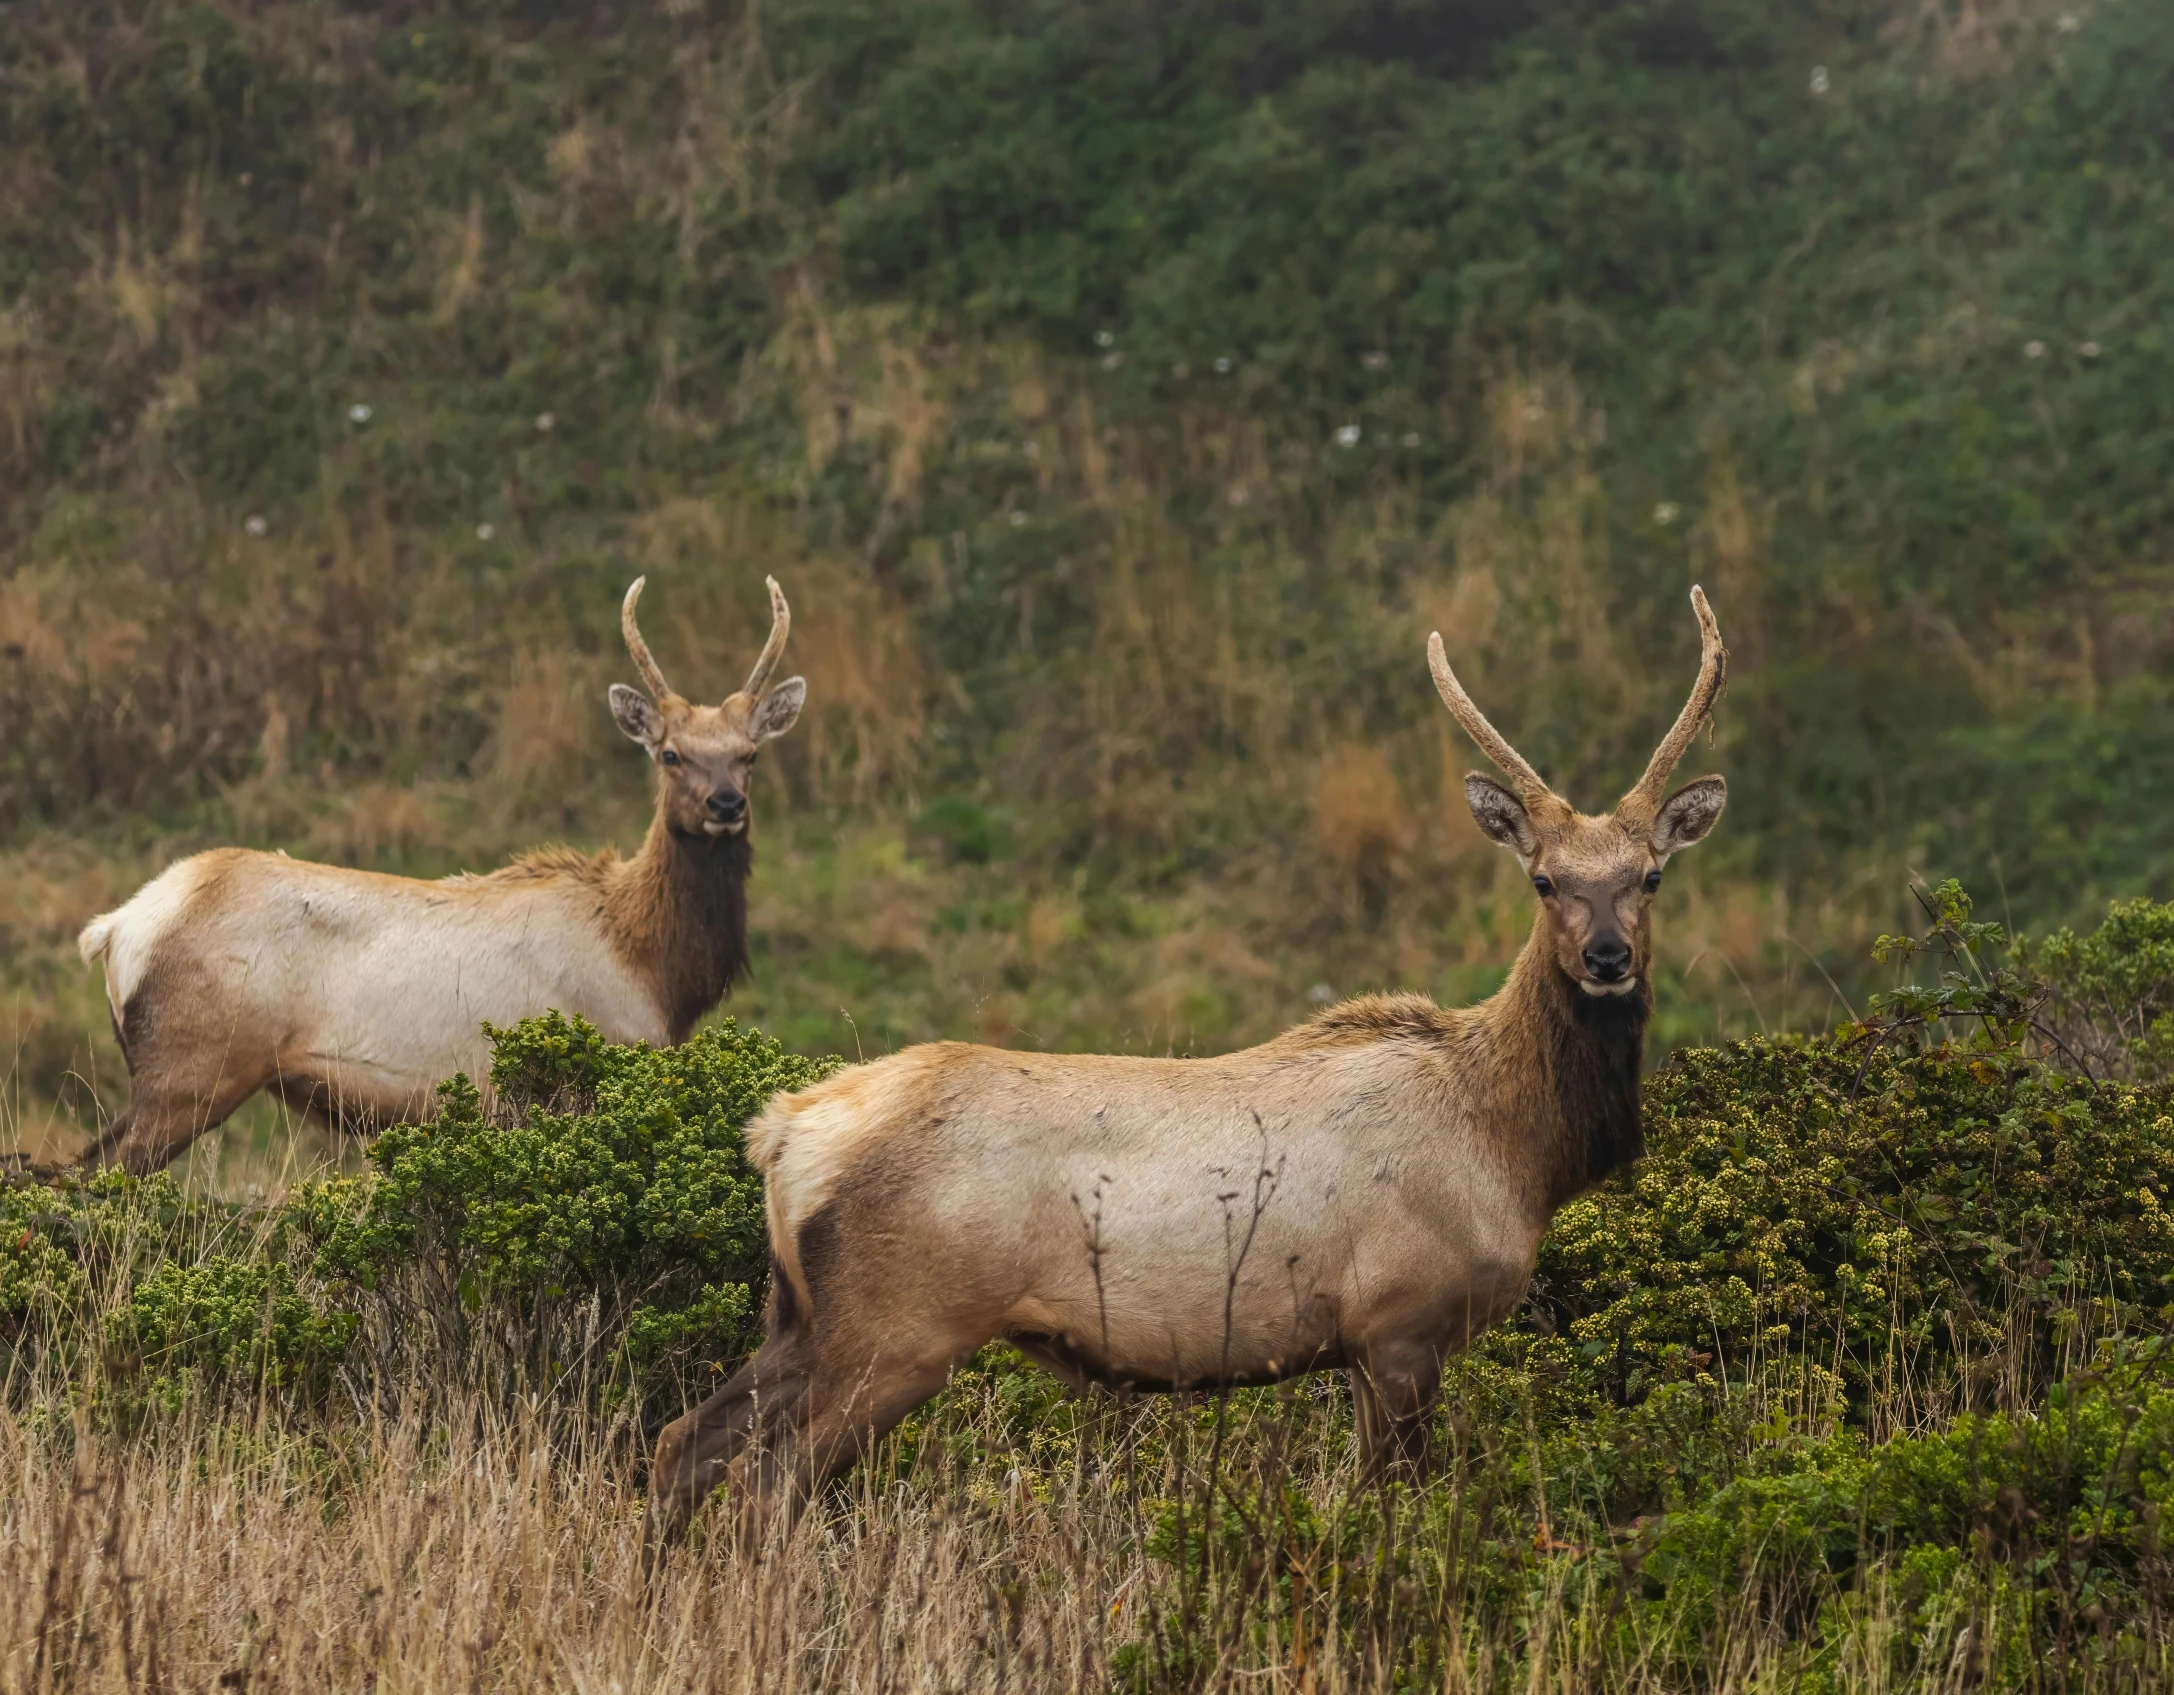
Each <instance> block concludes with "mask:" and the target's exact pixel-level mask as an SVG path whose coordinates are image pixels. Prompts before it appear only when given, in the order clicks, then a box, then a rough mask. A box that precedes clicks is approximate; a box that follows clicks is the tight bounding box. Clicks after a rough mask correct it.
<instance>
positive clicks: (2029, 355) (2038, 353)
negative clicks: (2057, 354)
mask: <svg viewBox="0 0 2174 1695" xmlns="http://www.w3.org/2000/svg"><path fill="white" fill-rule="evenodd" d="M2045 356H2046V344H2045V343H2044V342H2042V341H2026V342H2025V343H2024V344H2023V357H2024V358H2026V359H2043V358H2044V357H2045Z"/></svg>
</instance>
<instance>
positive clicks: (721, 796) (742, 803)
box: [702, 788, 747, 836]
mask: <svg viewBox="0 0 2174 1695" xmlns="http://www.w3.org/2000/svg"><path fill="white" fill-rule="evenodd" d="M704 810H705V811H707V812H708V814H709V816H708V817H707V818H705V819H704V820H703V821H702V828H703V829H704V830H706V831H707V832H708V833H709V834H711V835H713V836H722V835H726V834H728V833H736V832H738V831H740V830H744V829H745V828H747V796H745V795H743V794H742V793H740V791H739V790H738V789H729V788H717V789H712V790H711V791H710V797H709V799H708V801H707V802H705V803H704Z"/></svg>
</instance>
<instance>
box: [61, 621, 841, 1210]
mask: <svg viewBox="0 0 2174 1695" xmlns="http://www.w3.org/2000/svg"><path fill="white" fill-rule="evenodd" d="M644 581H645V579H642V578H636V579H635V581H634V584H633V586H632V587H631V588H629V589H628V590H627V592H626V599H625V601H624V602H623V603H622V604H621V606H620V612H619V623H620V630H621V633H622V634H623V635H624V636H625V638H626V645H627V652H628V653H629V655H630V656H631V657H632V658H633V661H634V668H635V670H636V671H637V672H638V673H639V674H640V676H641V680H642V683H643V686H644V688H646V690H647V691H648V692H647V693H646V694H643V693H640V692H638V691H636V690H634V689H631V688H628V687H627V686H626V685H625V684H623V683H615V684H613V685H612V688H611V691H610V697H609V698H610V704H611V711H612V716H613V717H614V718H615V719H616V720H617V721H618V724H619V728H620V729H621V730H623V731H624V732H625V733H626V734H627V735H628V736H629V737H630V738H632V739H633V740H634V741H635V742H637V743H639V744H640V745H641V747H642V748H643V750H644V751H645V752H647V753H648V755H649V757H650V758H651V760H653V761H654V762H655V764H656V767H657V783H656V793H657V802H656V814H655V816H654V817H653V818H652V819H651V821H650V825H649V834H648V836H647V838H646V839H645V840H644V841H643V843H642V847H641V851H640V852H638V853H637V854H635V855H634V857H633V858H632V859H621V858H620V857H619V856H618V855H617V854H616V853H614V852H612V851H610V850H608V849H607V850H606V851H604V852H602V853H599V854H596V855H594V856H590V855H587V854H581V853H576V852H574V851H573V850H571V849H567V848H544V849H541V850H539V851H537V852H533V853H527V854H523V855H521V856H520V857H518V858H516V859H515V860H513V861H512V863H510V864H508V865H506V866H504V867H502V868H501V869H499V870H497V871H493V872H491V873H489V874H488V875H486V876H475V875H471V874H468V873H463V874H461V875H459V876H454V877H446V878H443V879H441V880H439V881H436V882H428V881H424V880H421V879H418V878H410V877H391V876H384V875H380V874H379V873H376V872H371V871H354V870H348V869H345V868H343V867H339V866H332V865H315V864H310V863H308V862H306V861H302V860H295V859H289V858H288V857H287V856H286V855H285V854H283V853H258V852H253V851H250V850H248V849H243V848H215V849H213V850H211V851H210V852H208V853H200V854H196V855H194V856H193V857H191V858H188V859H183V860H179V861H177V862H176V863H175V864H173V865H171V866H169V867H168V868H167V869H166V870H165V871H163V872H161V873H160V874H159V875H158V876H157V877H155V878H153V879H152V880H151V881H150V882H149V883H146V884H145V885H144V886H143V887H142V888H141V889H139V890H138V891H137V892H136V894H135V895H134V896H133V897H132V898H131V899H130V900H129V901H128V902H127V903H126V904H125V905H123V906H121V907H119V908H117V909H115V910H114V911H112V912H108V913H105V914H104V915H102V916H100V917H98V918H94V919H92V920H91V922H90V923H89V924H88V925H87V926H85V928H84V930H83V934H82V937H81V938H80V942H79V946H80V948H81V950H82V954H83V959H84V962H85V963H86V964H91V963H103V965H104V967H105V973H106V998H107V1002H108V1004H109V1006H110V1008H111V1010H112V1014H113V1030H114V1035H115V1037H116V1038H117V1039H118V1041H119V1042H120V1045H121V1052H122V1055H123V1057H124V1058H125V1059H126V1061H127V1063H128V1072H129V1103H128V1107H127V1110H126V1111H124V1112H122V1113H121V1114H120V1115H119V1116H118V1117H116V1118H115V1119H114V1120H113V1122H112V1123H111V1124H110V1125H109V1126H108V1127H107V1128H106V1130H105V1131H104V1133H103V1134H101V1135H100V1136H99V1137H98V1138H97V1140H96V1141H95V1142H93V1143H92V1144H91V1147H90V1148H89V1149H88V1151H87V1152H86V1153H85V1154H84V1155H83V1156H82V1161H83V1162H85V1163H111V1164H117V1165H119V1166H121V1167H123V1168H124V1169H126V1170H128V1171H131V1172H138V1173H141V1172H147V1171H154V1170H157V1169H158V1168H159V1167H161V1166H163V1165H165V1164H166V1163H167V1162H168V1161H170V1160H171V1159H173V1158H174V1157H175V1156H176V1155H178V1154H179V1153H180V1152H181V1151H182V1150H183V1149H184V1148H186V1147H187V1146H188V1145H189V1144H190V1143H191V1142H192V1141H194V1140H195V1139H196V1138H197V1137H198V1136H200V1135H202V1134H203V1133H204V1132H205V1131H207V1130H210V1129H212V1128H214V1127H215V1126H217V1125H219V1124H221V1123H223V1122H224V1121H225V1120H226V1118H227V1117H228V1115H229V1114H231V1113H232V1112H233V1111H234V1110H235V1108H237V1107H238V1106H240V1105H241V1104H242V1102H244V1101H245V1100H247V1099H248V1098H249V1097H250V1096H251V1095H253V1094H255V1093H256V1092H257V1091H258V1090H259V1089H269V1090H271V1091H273V1092H274V1093H276V1094H278V1095H279V1096H281V1097H282V1098H283V1099H285V1100H286V1101H287V1102H288V1103H289V1104H290V1105H291V1106H294V1107H296V1108H298V1109H300V1110H303V1111H306V1112H310V1113H313V1114H315V1115H317V1116H318V1117H320V1118H323V1119H325V1120H327V1121H329V1122H331V1123H332V1124H334V1125H335V1126H339V1127H354V1128H361V1127H366V1126H368V1125H371V1124H383V1123H390V1122H394V1121H396V1120H398V1119H400V1118H403V1117H410V1116H413V1115H415V1114H416V1113H417V1112H419V1111H420V1110H422V1109H423V1108H424V1107H426V1106H427V1105H428V1103H429V1101H430V1098H431V1093H432V1090H433V1089H434V1087H435V1086H436V1084H437V1083H438V1082H439V1081H440V1080H441V1079H443V1078H446V1077H449V1076H451V1075H452V1074H453V1073H454V1072H456V1071H465V1072H466V1073H468V1074H469V1075H470V1076H471V1077H474V1078H477V1079H478V1080H482V1079H484V1078H486V1077H487V1076H488V1074H489V1069H490V1058H491V1050H490V1043H489V1041H488V1039H487V1038H486V1036H485V1034H484V1030H483V1026H484V1025H485V1024H486V1023H491V1024H498V1025H506V1024H511V1023H513V1022H514V1021H516V1020H517V1019H520V1018H524V1017H528V1016H530V1015H532V1014H535V1013H540V1012H544V1011H547V1010H550V1009H552V1008H556V1009H557V1010H559V1011H561V1012H565V1013H569V1014H578V1015H579V1016H581V1017H583V1018H586V1019H587V1020H588V1021H589V1022H590V1023H592V1024H594V1025H595V1026H596V1027H597V1029H598V1030H600V1031H601V1032H602V1033H603V1034H604V1035H605V1036H606V1037H608V1038H609V1039H610V1040H612V1041H615V1042H634V1041H644V1042H652V1043H657V1044H660V1045H661V1044H669V1043H677V1042H680V1041H683V1040H684V1039H685V1038H686V1036H687V1034H688V1033H689V1032H690V1031H691V1030H692V1029H693V1028H694V1025H695V1022H696V1020H697V1019H699V1018H700V1017H701V1016H702V1015H703V1013H705V1012H707V1011H708V1010H709V1009H710V1008H711V1007H713V1006H715V1005H716V1004H717V1002H718V1000H719V999H720V998H721V997H722V996H723V995H724V994H725V992H726V991H727V989H728V988H729V987H730V986H731V984H732V981H733V979H734V978H735V977H738V976H740V975H742V974H743V973H744V972H745V971H746V969H747V890H746V885H747V873H748V867H749V864H750V856H751V851H752V848H751V843H750V840H749V825H750V814H749V811H748V799H747V794H748V780H749V777H750V775H751V774H752V772H753V770H754V766H755V759H756V755H757V754H758V753H759V752H760V751H761V749H762V745H763V743H765V742H767V741H770V740H772V739H774V738H776V737H778V736H782V735H783V734H785V732H786V731H787V730H789V729H791V728H792V727H793V722H794V720H795V719H797V718H798V717H799V715H800V708H801V705H802V702H803V701H804V700H805V698H806V695H807V684H806V683H805V681H804V680H803V679H801V678H799V677H790V678H787V679H786V680H785V681H784V682H782V683H779V684H778V685H777V686H776V687H775V688H772V687H770V686H769V684H770V674H771V672H772V671H773V670H774V669H775V668H776V666H777V662H778V658H779V656H780V655H781V654H782V653H783V652H784V649H785V636H786V632H787V631H788V630H789V629H790V628H791V626H792V613H791V609H790V608H789V607H788V606H787V605H786V603H785V596H784V593H783V591H781V590H780V589H779V588H778V585H777V581H776V579H774V578H772V579H769V590H770V613H771V623H770V635H769V639H768V640H767V641H766V642H765V643H764V644H763V648H762V653H761V655H760V656H759V657H758V658H757V659H756V661H755V668H754V669H753V670H752V671H751V672H749V673H748V677H747V682H746V683H745V684H744V685H743V686H742V687H741V688H740V690H739V691H738V692H737V693H735V694H732V695H729V696H727V697H726V698H725V700H724V701H723V702H722V703H721V704H720V705H717V706H698V705H695V704H694V703H692V702H690V701H688V700H686V699H684V698H682V697H681V696H680V695H678V694H675V693H674V692H673V691H672V689H671V687H670V685H669V684H667V683H666V682H665V680H664V673H663V671H662V670H661V669H660V668H659V667H658V665H657V662H656V660H655V658H654V657H652V656H651V654H650V651H649V645H648V643H646V642H645V641H643V640H642V633H641V629H640V627H639V626H638V625H637V624H636V622H635V605H636V603H637V602H638V601H639V600H640V599H641V593H642V585H643V582H644Z"/></svg>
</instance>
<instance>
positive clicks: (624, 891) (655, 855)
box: [606, 809, 754, 1043]
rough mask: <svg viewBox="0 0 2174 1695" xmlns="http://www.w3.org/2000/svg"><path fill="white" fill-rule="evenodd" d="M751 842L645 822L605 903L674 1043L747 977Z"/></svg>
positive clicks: (623, 950)
mask: <svg viewBox="0 0 2174 1695" xmlns="http://www.w3.org/2000/svg"><path fill="white" fill-rule="evenodd" d="M753 861H754V844H753V843H752V841H751V840H750V839H749V834H748V832H746V831H742V832H741V833H740V834H739V835H737V836H683V835H681V834H680V833H679V832H678V831H676V830H673V829H672V828H671V827H670V826H669V825H667V824H666V823H665V821H664V814H663V812H662V810H661V809H660V810H659V812H658V813H657V815H656V817H654V818H652V819H651V820H650V824H649V834H648V835H647V836H646V837H644V838H643V840H642V848H641V852H640V853H638V854H636V855H635V856H634V857H633V858H632V859H631V860H628V861H627V862H626V866H625V870H624V873H623V874H622V875H621V876H620V877H619V878H618V879H617V880H616V883H615V885H614V886H613V888H612V889H611V890H610V892H609V894H608V895H607V896H606V905H607V908H608V911H609V914H610V919H611V925H612V930H613V933H614V935H615V936H616V937H617V939H618V942H619V947H620V952H621V954H622V956H623V957H624V958H625V959H626V961H627V963H628V964H629V965H631V966H632V967H633V968H634V969H635V970H636V971H638V972H641V973H642V974H643V975H644V976H646V977H647V978H648V979H649V981H650V984H651V986H652V988H653V990H654V991H655V993H656V996H657V1003H658V1005H659V1007H660V1008H661V1009H662V1011H663V1013H664V1020H665V1024H666V1026H667V1027H668V1029H669V1031H670V1039H671V1040H672V1041H673V1042H674V1043H678V1042H682V1041H684V1040H686V1038H687V1035H688V1033H689V1032H690V1031H691V1030H693V1028H694V1026H695V1023H696V1021H697V1020H698V1019H700V1018H701V1016H702V1015H703V1014H704V1013H705V1012H707V1011H709V1009H710V1008H711V1007H713V1006H715V1005H716V1004H717V1003H718V1002H719V1001H720V1000H722V999H723V998H724V996H725V992H726V991H727V990H728V989H730V988H731V987H732V982H733V979H734V978H736V977H742V976H745V975H746V974H747V873H748V868H749V866H750V865H751V864H752V863H753Z"/></svg>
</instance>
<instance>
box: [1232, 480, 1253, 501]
mask: <svg viewBox="0 0 2174 1695" xmlns="http://www.w3.org/2000/svg"><path fill="white" fill-rule="evenodd" d="M1252 498H1253V496H1252V494H1251V493H1250V492H1248V490H1247V488H1246V486H1245V484H1244V483H1233V484H1232V485H1231V491H1230V503H1231V505H1233V506H1243V505H1244V504H1245V503H1246V502H1247V501H1249V500H1251V499H1252Z"/></svg>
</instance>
